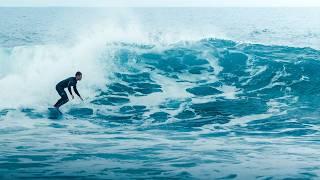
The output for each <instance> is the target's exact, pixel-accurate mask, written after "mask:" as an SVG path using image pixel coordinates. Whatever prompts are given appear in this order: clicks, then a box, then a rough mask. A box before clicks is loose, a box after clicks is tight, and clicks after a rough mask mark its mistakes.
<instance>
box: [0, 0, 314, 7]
mask: <svg viewBox="0 0 320 180" xmlns="http://www.w3.org/2000/svg"><path fill="white" fill-rule="evenodd" d="M0 6H98V7H99V6H109V7H110V6H111V7H112V6H113V7H114V6H125V7H132V6H143V7H144V6H154V7H167V6H191V7H195V6H204V7H208V6H212V7H220V6H222V7H225V6H227V7H230V6H232V7H239V6H240V7H279V6H281V7H305V6H308V7H310V6H311V7H315V6H316V7H320V0H0Z"/></svg>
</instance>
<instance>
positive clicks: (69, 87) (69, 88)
mask: <svg viewBox="0 0 320 180" xmlns="http://www.w3.org/2000/svg"><path fill="white" fill-rule="evenodd" d="M68 91H69V93H70V95H71V96H73V94H72V91H71V86H68Z"/></svg>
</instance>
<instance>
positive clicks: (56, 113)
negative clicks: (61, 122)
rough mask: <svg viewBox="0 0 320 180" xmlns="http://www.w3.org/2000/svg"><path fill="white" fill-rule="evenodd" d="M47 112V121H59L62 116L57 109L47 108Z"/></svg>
mask: <svg viewBox="0 0 320 180" xmlns="http://www.w3.org/2000/svg"><path fill="white" fill-rule="evenodd" d="M48 110H49V119H59V118H60V117H61V116H62V113H61V112H60V111H59V109H57V108H48Z"/></svg>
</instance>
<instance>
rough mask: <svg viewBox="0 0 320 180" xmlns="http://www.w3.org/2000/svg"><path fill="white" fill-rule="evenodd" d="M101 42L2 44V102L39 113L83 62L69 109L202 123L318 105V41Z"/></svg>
mask: <svg viewBox="0 0 320 180" xmlns="http://www.w3.org/2000/svg"><path fill="white" fill-rule="evenodd" d="M98 44H99V46H94V47H92V48H87V47H88V43H85V45H78V46H75V47H73V48H70V49H66V48H65V47H57V46H33V47H15V48H11V49H10V48H7V49H5V48H2V49H1V51H0V56H1V57H2V58H1V59H2V60H3V61H4V62H3V63H4V64H5V65H4V66H1V71H0V73H1V74H0V77H1V78H0V84H1V85H2V86H1V87H2V88H1V89H0V94H1V95H0V96H1V104H0V106H1V107H2V109H4V108H13V109H14V110H16V109H20V110H21V109H22V110H23V111H25V112H26V114H29V115H30V113H33V114H37V113H38V114H41V113H40V111H41V110H43V107H44V109H46V107H47V106H50V105H51V104H53V103H54V101H55V100H56V99H57V98H58V95H56V92H55V90H54V87H55V83H57V82H58V81H59V80H60V79H61V78H63V77H65V76H70V75H73V73H74V71H75V70H81V71H83V73H84V78H83V82H80V83H79V90H80V92H81V93H82V94H83V95H84V96H85V97H88V98H87V100H86V102H85V103H84V104H80V103H79V102H71V103H69V104H68V105H67V106H66V107H65V111H66V114H67V115H69V116H71V117H77V118H83V117H85V118H92V119H99V120H101V119H103V120H106V121H117V122H121V123H124V122H130V123H132V122H139V123H142V124H144V123H146V122H153V123H154V124H157V125H161V124H163V123H168V121H170V123H171V124H175V125H183V126H185V125H188V126H202V125H206V124H211V123H223V124H224V123H230V121H231V120H232V119H234V118H239V117H243V116H255V115H258V116H259V114H260V116H261V115H266V117H268V118H271V117H274V116H280V115H285V116H286V117H287V118H288V117H292V116H295V115H296V113H297V112H300V113H304V114H305V115H306V116H307V115H310V113H311V114H312V112H313V111H314V109H317V108H319V105H318V103H317V102H318V100H319V96H318V87H319V85H320V78H319V77H320V72H319V70H318V69H319V67H320V62H319V59H320V51H318V50H315V49H311V48H295V47H287V46H267V45H261V44H241V43H237V42H234V41H230V40H222V39H210V38H209V39H202V40H200V41H185V42H180V43H175V44H170V45H168V46H155V45H150V44H136V43H124V42H117V43H108V44H103V43H98ZM74 52H77V53H76V54H74ZM75 104H77V105H75ZM75 106H76V107H77V108H74V107H75ZM301 107H304V108H301ZM26 109H27V111H26ZM28 109H29V110H28ZM37 109H38V110H37ZM32 117H34V118H39V117H42V116H40V115H39V116H37V115H34V116H32Z"/></svg>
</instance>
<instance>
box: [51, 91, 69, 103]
mask: <svg viewBox="0 0 320 180" xmlns="http://www.w3.org/2000/svg"><path fill="white" fill-rule="evenodd" d="M57 91H58V93H59V95H60V96H61V98H60V99H59V100H58V102H57V103H56V104H55V105H54V107H55V108H59V107H60V106H62V105H64V104H65V103H67V102H68V101H69V99H68V96H67V93H66V92H65V91H64V90H63V89H58V88H57Z"/></svg>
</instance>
